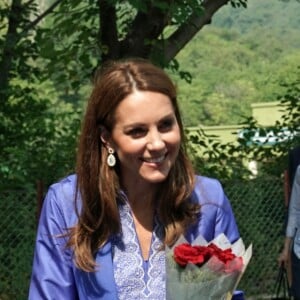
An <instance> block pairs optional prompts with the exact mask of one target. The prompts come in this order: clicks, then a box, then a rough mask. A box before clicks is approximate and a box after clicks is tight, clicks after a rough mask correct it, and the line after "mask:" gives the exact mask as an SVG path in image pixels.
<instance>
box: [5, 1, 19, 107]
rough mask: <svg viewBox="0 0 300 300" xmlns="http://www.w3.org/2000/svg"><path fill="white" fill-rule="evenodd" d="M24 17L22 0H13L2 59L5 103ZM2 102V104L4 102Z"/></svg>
mask: <svg viewBox="0 0 300 300" xmlns="http://www.w3.org/2000/svg"><path fill="white" fill-rule="evenodd" d="M21 16H22V4H21V0H13V1H12V4H11V8H10V12H9V16H8V28H7V33H6V37H5V40H4V46H3V52H2V57H1V59H0V70H1V72H0V96H1V100H2V101H5V100H6V99H7V97H8V85H9V79H10V72H11V68H12V63H13V59H14V55H15V48H16V45H17V42H18V37H17V28H18V25H19V22H20V21H21ZM2 101H1V102H2Z"/></svg>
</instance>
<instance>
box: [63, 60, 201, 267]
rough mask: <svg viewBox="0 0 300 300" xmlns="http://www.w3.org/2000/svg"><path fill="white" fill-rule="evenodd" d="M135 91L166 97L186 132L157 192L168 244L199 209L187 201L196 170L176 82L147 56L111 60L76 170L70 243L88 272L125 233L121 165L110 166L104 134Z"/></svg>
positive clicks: (93, 99) (90, 111)
mask: <svg viewBox="0 0 300 300" xmlns="http://www.w3.org/2000/svg"><path fill="white" fill-rule="evenodd" d="M133 89H137V90H140V91H152V92H159V93H162V94H165V95H167V96H168V97H169V98H170V100H171V102H172V105H173V108H174V111H175V115H176V118H177V122H178V124H179V128H180V132H181V140H182V141H181V146H180V150H179V154H178V158H177V159H176V161H175V163H174V166H173V167H172V168H171V170H170V173H169V175H168V177H167V179H166V180H165V181H164V182H163V183H162V184H161V185H160V188H159V193H158V195H159V199H158V207H157V212H158V215H159V218H160V220H161V222H162V224H163V225H164V229H165V237H164V243H165V244H166V245H171V244H173V243H174V242H175V241H176V240H177V238H178V237H179V236H180V234H182V233H183V232H184V231H185V229H186V227H187V226H188V225H189V224H191V223H192V222H193V221H194V219H195V214H196V212H198V207H195V206H193V205H192V204H191V203H190V202H189V201H188V198H189V196H190V195H191V192H192V190H193V186H194V172H193V168H192V166H191V163H190V161H189V160H188V158H187V155H186V149H185V138H184V130H183V124H182V121H181V117H180V113H179V108H178V104H177V99H176V88H175V86H174V84H173V82H172V81H171V79H170V78H169V77H168V76H167V74H166V73H165V72H164V71H163V70H162V69H160V68H159V67H156V66H154V65H153V64H151V63H150V62H147V61H145V60H141V59H130V60H126V61H125V60H124V61H115V62H109V63H106V64H105V65H103V66H102V68H101V69H100V70H99V72H98V73H97V74H96V76H95V80H94V88H93V91H92V94H91V96H90V99H89V102H88V106H87V109H86V114H85V118H84V120H83V127H82V132H81V137H80V143H79V149H78V157H77V169H76V173H77V191H79V192H80V197H81V202H82V203H81V207H80V209H77V213H78V223H77V224H76V225H75V226H74V227H73V228H70V231H69V242H68V244H67V246H69V247H72V248H73V249H74V255H75V263H76V265H77V266H78V267H79V268H81V269H82V270H84V271H93V270H94V269H95V267H96V263H95V260H94V255H95V253H96V251H97V250H98V248H99V247H101V246H102V245H103V244H104V243H105V242H107V240H108V239H109V238H110V237H111V236H112V235H114V234H117V233H118V232H119V231H120V220H119V212H118V206H117V198H118V194H119V191H120V186H119V177H118V167H117V166H116V167H115V168H110V167H108V166H107V164H106V158H107V155H108V154H107V150H106V148H105V147H104V144H103V143H102V142H101V139H100V134H101V128H103V126H104V127H105V128H106V129H107V130H111V129H112V128H113V126H114V112H115V109H116V107H117V106H118V104H119V103H120V102H121V101H122V100H123V99H124V98H126V96H128V95H129V94H131V93H132V92H133Z"/></svg>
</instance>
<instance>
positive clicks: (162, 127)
mask: <svg viewBox="0 0 300 300" xmlns="http://www.w3.org/2000/svg"><path fill="white" fill-rule="evenodd" d="M173 124H174V120H173V119H172V120H165V121H163V122H162V123H161V124H160V125H159V130H160V131H168V130H170V129H171V128H172V127H173Z"/></svg>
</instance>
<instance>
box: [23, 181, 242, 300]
mask: <svg viewBox="0 0 300 300" xmlns="http://www.w3.org/2000/svg"><path fill="white" fill-rule="evenodd" d="M75 186H76V176H75V175H71V176H69V177H66V178H65V179H63V180H62V181H60V182H58V183H56V184H53V185H52V186H51V187H50V188H49V190H48V193H47V195H46V197H45V200H44V204H43V208H42V211H41V215H40V220H39V226H38V231H37V237H36V245H35V253H34V258H33V268H32V275H31V281H30V288H29V296H28V299H29V300H36V299H39V300H44V299H45V300H46V299H47V300H50V299H53V300H54V299H55V300H58V299H64V300H75V299H82V300H90V299H98V300H99V299H105V300H117V299H118V296H117V291H116V286H115V281H114V274H113V262H112V251H111V250H112V245H111V243H110V242H109V241H108V242H107V243H106V244H105V245H104V246H103V247H102V248H101V249H99V250H98V253H97V255H96V262H97V264H98V265H99V269H97V270H96V271H95V272H89V273H88V272H84V271H82V270H79V269H78V268H76V266H75V265H74V263H73V253H72V250H71V249H67V248H65V243H66V238H62V237H57V235H61V234H63V233H65V230H66V229H67V228H70V227H72V226H73V225H74V224H76V222H77V216H76V213H75V208H74V197H75ZM192 201H195V202H198V203H199V204H200V205H201V213H200V214H199V218H198V222H197V223H196V224H194V225H192V226H191V227H190V228H189V230H188V231H187V233H186V239H187V240H188V241H189V242H192V241H193V240H194V239H195V238H196V237H197V236H198V235H200V234H201V235H202V236H203V237H204V238H205V239H206V240H207V241H210V240H212V239H213V238H215V237H216V236H218V235H219V234H220V233H224V234H225V235H226V236H227V237H228V239H229V240H230V241H231V242H234V241H236V240H237V239H238V238H239V232H238V229H237V225H236V222H235V218H234V215H233V212H232V209H231V206H230V203H229V201H228V199H227V197H226V195H225V193H224V191H223V189H222V186H221V184H220V183H219V181H217V180H216V179H211V178H207V177H203V176H197V177H196V186H195V189H194V191H193V195H192ZM124 272H126V270H124ZM131 300H134V299H131ZM156 300H163V299H156Z"/></svg>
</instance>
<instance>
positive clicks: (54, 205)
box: [43, 174, 80, 223]
mask: <svg viewBox="0 0 300 300" xmlns="http://www.w3.org/2000/svg"><path fill="white" fill-rule="evenodd" d="M75 195H76V175H74V174H72V175H69V176H67V177H65V178H63V179H61V180H59V181H57V182H56V183H53V184H52V185H50V186H49V189H48V191H47V194H46V196H45V199H44V204H43V210H44V213H46V214H51V213H53V214H59V215H60V216H61V217H62V218H63V219H65V221H66V222H67V223H69V222H71V223H73V221H75V220H76V218H77V217H76V213H75V201H76V199H78V200H79V199H80V197H75ZM76 205H77V206H80V202H78V203H76Z"/></svg>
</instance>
